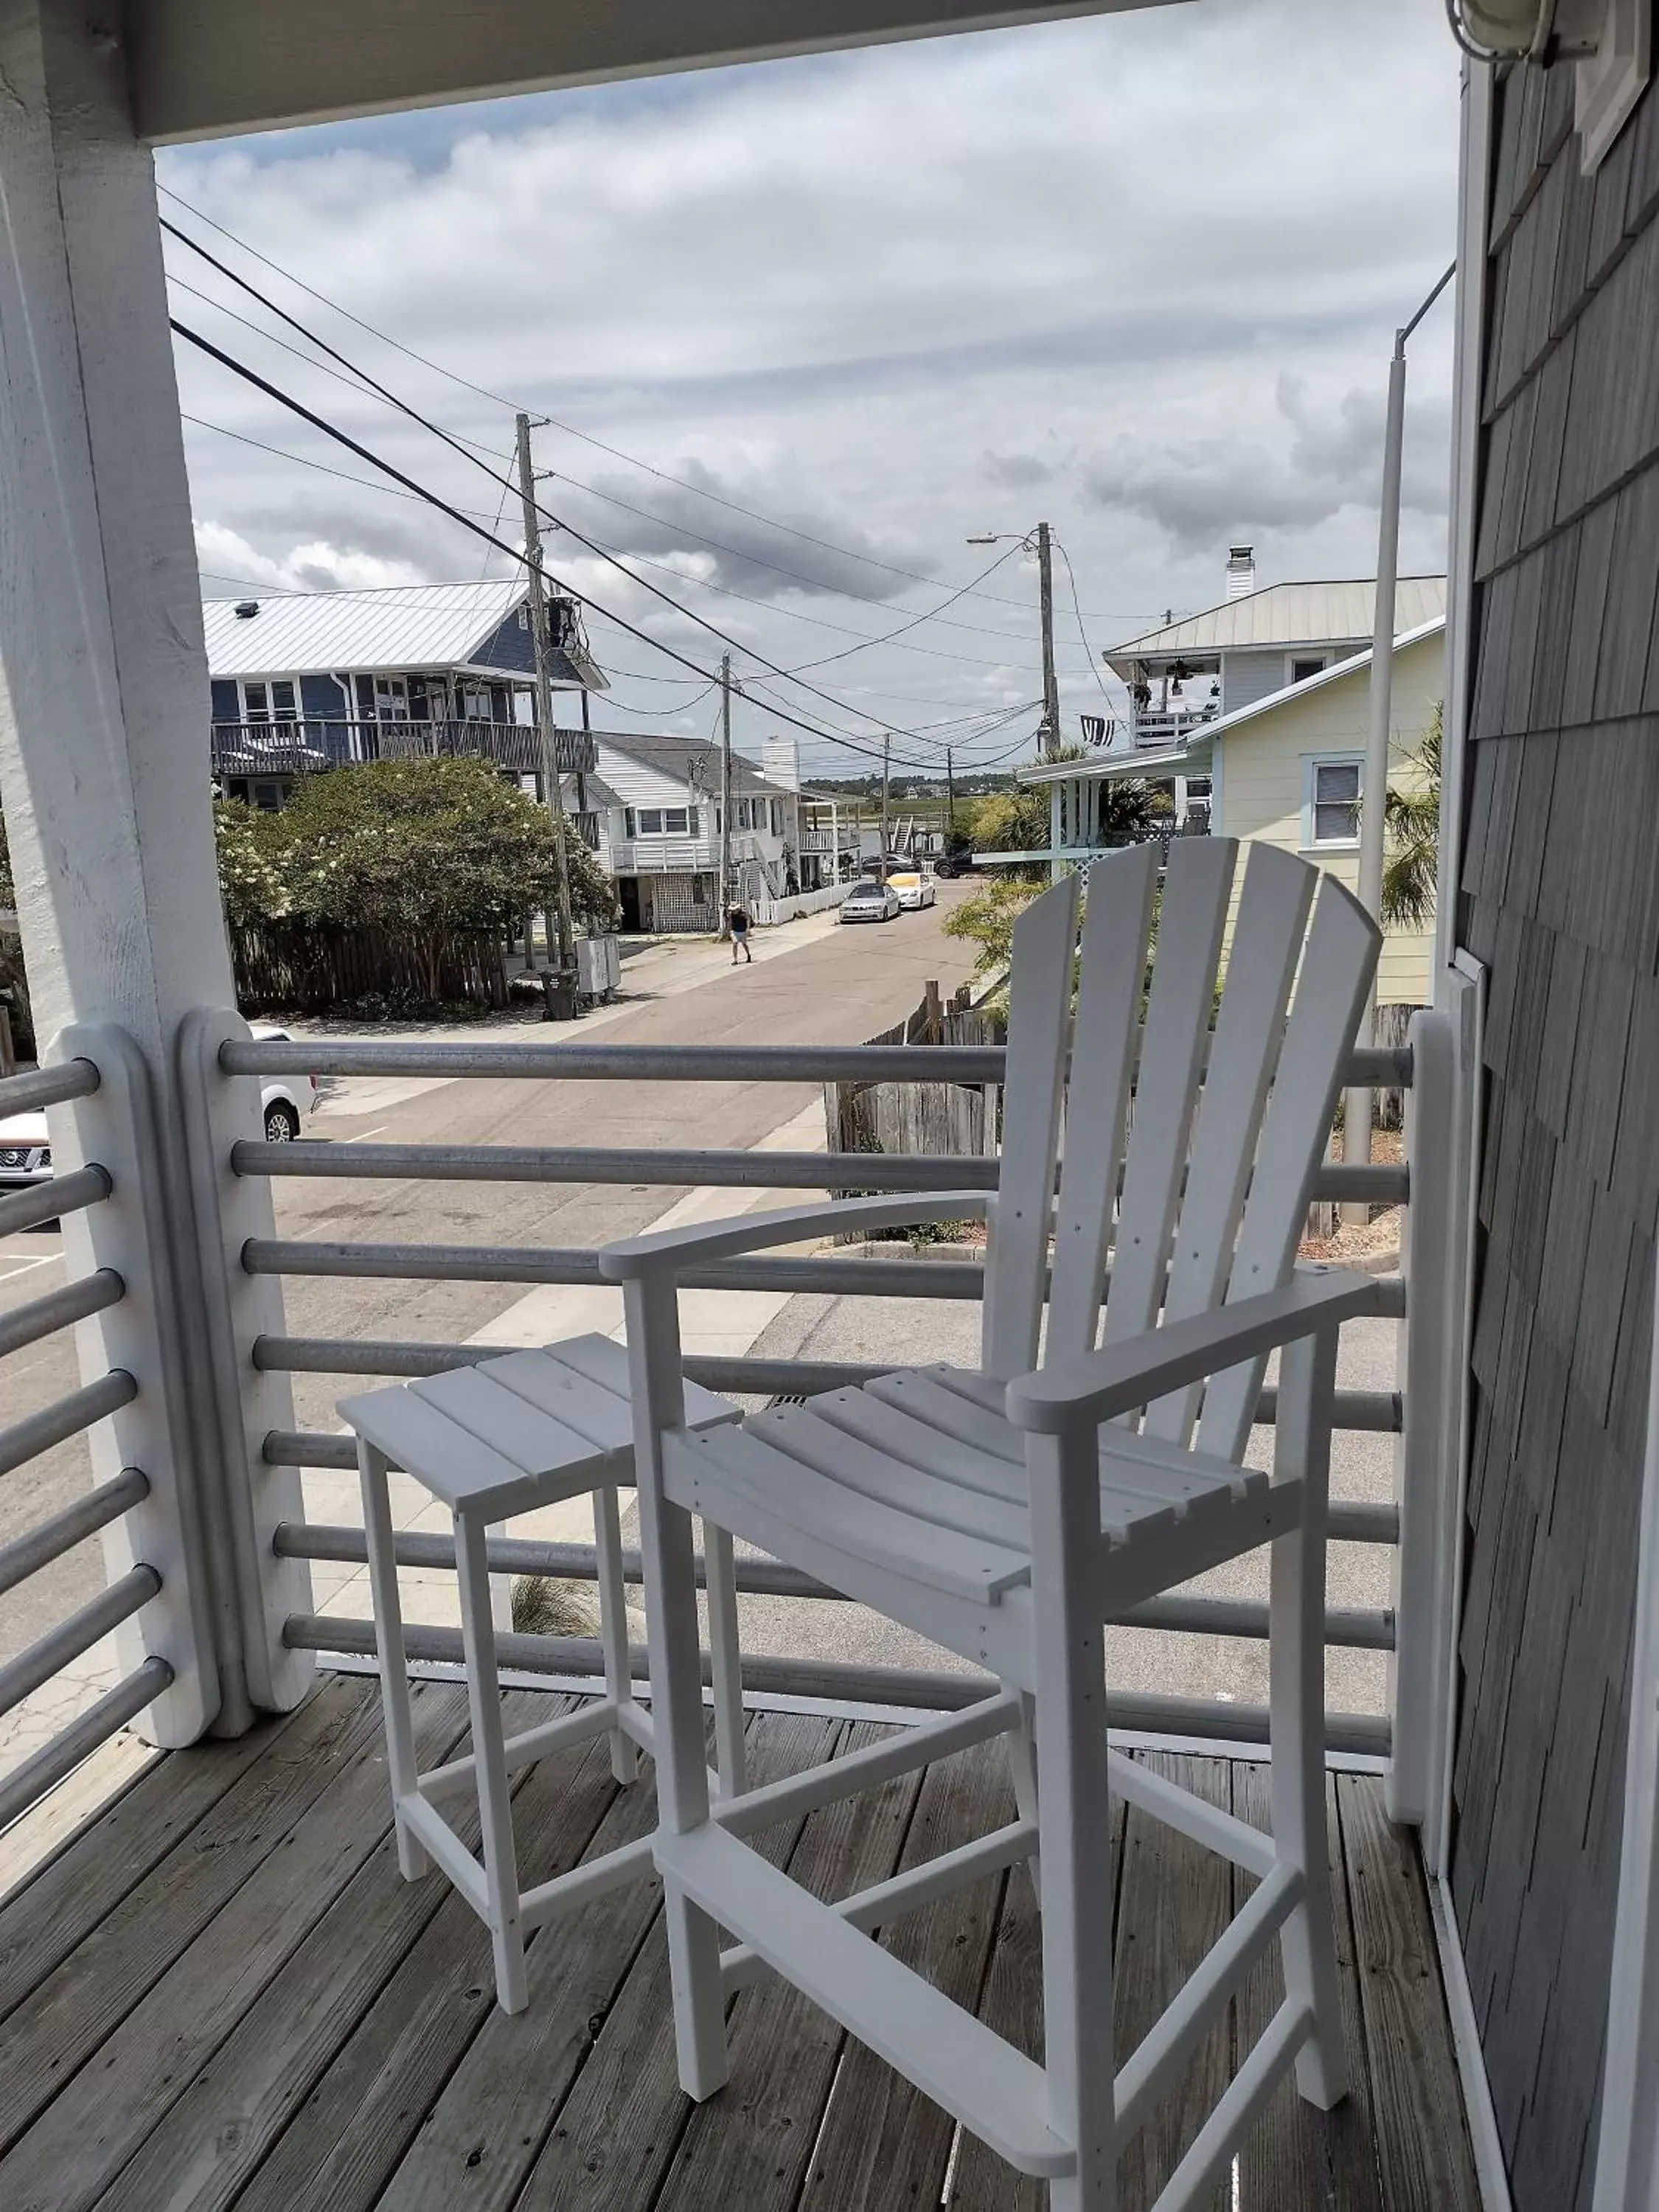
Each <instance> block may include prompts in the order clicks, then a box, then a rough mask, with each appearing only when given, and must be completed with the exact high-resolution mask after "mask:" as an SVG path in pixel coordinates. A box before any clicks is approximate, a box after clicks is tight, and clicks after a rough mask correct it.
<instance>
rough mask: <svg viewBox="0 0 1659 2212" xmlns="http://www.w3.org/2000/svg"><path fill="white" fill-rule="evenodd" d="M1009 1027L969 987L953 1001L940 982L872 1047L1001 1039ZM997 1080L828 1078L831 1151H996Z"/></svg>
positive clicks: (930, 986) (826, 1114)
mask: <svg viewBox="0 0 1659 2212" xmlns="http://www.w3.org/2000/svg"><path fill="white" fill-rule="evenodd" d="M1006 1035H1007V1024H1006V1022H1005V1021H1004V1020H1003V1018H1002V1017H1001V1016H1000V1015H999V1014H994V1013H993V1012H990V1011H989V1010H988V1009H987V1008H986V1007H984V1006H973V1005H971V1004H970V1003H969V994H968V987H967V985H966V984H964V985H963V987H962V988H961V990H959V991H958V992H957V994H956V997H955V998H954V999H953V1000H951V1002H950V1004H949V1005H948V1006H947V1005H946V1004H945V1002H944V1000H942V999H941V998H940V996H939V985H938V984H937V983H929V984H928V986H927V990H926V992H925V994H924V995H923V997H922V1000H921V1004H920V1005H919V1006H916V1007H915V1008H914V1009H913V1011H912V1012H910V1013H908V1014H907V1015H906V1017H905V1018H904V1019H903V1020H902V1022H895V1023H894V1024H893V1026H892V1028H891V1029H889V1030H883V1031H882V1032H881V1034H880V1036H872V1037H866V1039H865V1042H866V1044H914V1045H918V1046H926V1045H930V1044H970V1045H971V1044H1001V1043H1003V1042H1005V1041H1006ZM997 1098H998V1086H997V1085H995V1084H981V1083H826V1084H825V1085H824V1086H823V1113H824V1125H825V1129H826V1133H827V1134H828V1138H829V1150H830V1151H831V1152H935V1153H951V1152H957V1153H963V1152H966V1153H980V1154H984V1153H989V1152H995V1150H996V1147H997Z"/></svg>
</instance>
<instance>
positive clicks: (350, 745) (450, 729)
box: [211, 714, 599, 776]
mask: <svg viewBox="0 0 1659 2212" xmlns="http://www.w3.org/2000/svg"><path fill="white" fill-rule="evenodd" d="M554 738H555V744H556V759H557V762H558V766H559V769H560V772H561V773H562V775H592V773H593V772H594V770H595V769H596V768H597V767H598V765H599V750H598V747H597V745H596V744H595V743H594V740H593V738H592V736H590V735H589V734H588V732H586V731H583V730H556V731H555V732H554ZM211 742H212V763H213V773H214V774H215V775H232V776H260V775H310V774H311V773H312V772H313V771H314V770H317V769H329V768H338V767H342V766H346V765H349V763H353V762H357V761H375V760H432V759H447V758H451V757H459V756H463V755H477V756H478V757H482V758H483V759H484V760H492V761H495V762H496V763H498V764H499V765H500V766H501V767H502V768H510V769H519V770H520V772H521V773H522V774H525V775H539V774H540V772H541V766H542V741H541V738H540V735H539V733H538V731H537V730H536V728H535V726H534V725H533V724H532V723H529V722H496V721H486V720H483V719H482V718H478V719H468V720H443V721H432V722H417V721H378V720H372V719H371V720H363V719H361V718H359V717H356V716H351V715H336V714H302V715H298V716H295V717H292V718H289V719H284V720H280V721H253V722H247V721H243V722H215V723H214V724H213V726H212V741H211Z"/></svg>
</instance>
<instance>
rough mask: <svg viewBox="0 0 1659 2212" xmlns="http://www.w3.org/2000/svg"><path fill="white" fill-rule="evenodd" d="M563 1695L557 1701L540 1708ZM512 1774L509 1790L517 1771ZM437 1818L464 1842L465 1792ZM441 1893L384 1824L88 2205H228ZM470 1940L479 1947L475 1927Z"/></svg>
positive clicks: (542, 1710) (535, 1709)
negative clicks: (402, 1854) (400, 1866)
mask: <svg viewBox="0 0 1659 2212" xmlns="http://www.w3.org/2000/svg"><path fill="white" fill-rule="evenodd" d="M574 1704H575V1700H574V1699H562V1700H559V1701H558V1703H557V1704H556V1705H554V1706H553V1708H552V1710H553V1711H558V1710H560V1707H561V1706H564V1707H566V1708H569V1707H574ZM548 1710H549V1706H548V1700H547V1699H546V1698H544V1697H543V1696H540V1695H535V1694H528V1693H525V1692H513V1693H510V1694H509V1695H508V1696H507V1699H506V1700H505V1701H504V1712H505V1723H506V1727H507V1731H508V1733H509V1734H510V1733H512V1732H513V1730H514V1729H520V1728H528V1727H531V1726H532V1725H533V1724H534V1723H536V1722H537V1721H538V1720H539V1719H541V1718H544V1717H546V1715H547V1713H548ZM461 1747H462V1748H465V1742H462V1744H461ZM551 1764H552V1762H551V1761H549V1762H548V1765H551ZM514 1779H515V1781H517V1782H518V1783H519V1784H520V1794H521V1792H522V1789H523V1788H525V1787H527V1786H528V1781H529V1777H528V1773H527V1771H526V1773H524V1774H521V1775H519V1776H516V1777H515V1778H514ZM551 1780H552V1777H551V1776H549V1777H547V1778H546V1782H547V1783H549V1784H550V1783H551ZM544 1786H545V1785H544ZM449 1817H450V1819H451V1820H452V1821H453V1825H454V1826H455V1828H456V1831H457V1832H458V1833H459V1835H460V1837H461V1838H462V1840H463V1842H464V1843H465V1844H466V1845H467V1846H468V1848H469V1849H470V1850H476V1849H477V1839H478V1815H477V1805H476V1803H475V1802H473V1800H472V1799H471V1798H470V1797H466V1796H462V1797H458V1798H457V1799H456V1800H455V1801H454V1802H453V1804H452V1806H451V1808H450V1812H449ZM450 1894H451V1893H450V1890H449V1888H448V1886H447V1883H445V1882H443V1881H439V1880H436V1879H433V1878H428V1880H426V1881H418V1882H406V1881H402V1880H400V1879H399V1878H398V1873H397V1846H396V1844H395V1842H394V1840H393V1838H392V1832H391V1829H390V1826H389V1824H388V1826H387V1828H386V1832H385V1834H384V1835H383V1836H382V1837H381V1838H380V1842H379V1843H378V1844H376V1845H375V1847H374V1850H373V1851H372V1852H371V1853H370V1855H369V1857H368V1858H367V1859H366V1860H365V1862H364V1863H363V1864H362V1866H361V1867H360V1868H359V1869H358V1870H357V1872H356V1875H354V1876H353V1877H352V1879H351V1880H350V1881H349V1882H348V1883H347V1884H346V1886H345V1887H344V1889H343V1890H342V1891H341V1893H340V1894H339V1895H338V1896H337V1898H336V1899H335V1900H334V1902H333V1904H332V1905H331V1906H330V1907H329V1909H328V1911H326V1912H325V1913H324V1915H323V1917H322V1918H321V1919H320V1920H319V1921H318V1923H317V1924H316V1925H315V1927H313V1929H312V1930H311V1933H310V1934H309V1935H308V1936H307V1937H306V1938H305V1940H304V1942H301V1944H300V1945H299V1948H297V1949H296V1950H295V1951H294V1952H293V1953H292V1954H291V1956H289V1958H288V1959H287V1960H286V1962H285V1963H284V1965H283V1967H282V1969H281V1971H280V1972H278V1973H277V1974H276V1976H275V1977H274V1978H273V1979H272V1980H271V1981H270V1983H269V1984H268V1985H267V1986H266V1988H265V1989H264V1991H263V1993H262V1994H261V1996H259V1997H258V1999H257V2000H256V2002H254V2003H253V2004H252V2005H251V2006H250V2007H249V2008H248V2010H247V2011H246V2013H245V2014H244V2015H243V2016H242V2018H241V2020H240V2022H239V2023H238V2025H237V2027H236V2028H235V2029H234V2032H233V2033H231V2035H230V2036H229V2037H228V2038H227V2039H226V2040H225V2042H224V2044H223V2045H222V2047H221V2048H220V2049H219V2050H218V2051H216V2052H215V2054H214V2056H213V2057H212V2058H211V2059H210V2062H209V2063H208V2064H207V2065H206V2066H204V2068H203V2069H202V2070H201V2071H200V2072H199V2073H197V2075H196V2076H195V2079H194V2080H193V2081H191V2082H190V2084H189V2087H187V2088H186V2089H185V2093H184V2094H183V2095H182V2096H180V2097H179V2100H178V2102H177V2103H176V2104H175V2105H174V2106H173V2109H172V2111H171V2112H168V2113H167V2116H166V2118H164V2119H163V2120H162V2121H161V2125H160V2126H159V2127H157V2128H156V2129H155V2130H154V2132H153V2133H152V2134H151V2135H150V2136H149V2138H148V2139H147V2141H146V2142H145V2143H144V2145H143V2148H142V2149H141V2150H140V2151H139V2153H138V2154H137V2156H136V2157H135V2158H134V2159H133V2160H131V2163H130V2164H128V2165H127V2166H125V2168H124V2169H123V2170H122V2171H121V2172H119V2173H118V2175H117V2177H116V2179H114V2180H113V2181H112V2183H111V2184H110V2186H109V2189H108V2191H106V2194H105V2195H104V2196H103V2197H100V2199H99V2200H98V2212H124V2208H125V2207H127V2206H131V2205H133V2204H189V2205H191V2207H192V2208H193V2212H220V2208H222V2207H226V2206H228V2205H230V2204H231V2203H234V2200H235V2197H236V2195H237V2193H238V2191H240V2189H241V2188H242V2186H243V2185H244V2184H245V2183H246V2182H247V2181H249V2180H250V2179H252V2176H253V2175H254V2173H255V2172H257V2171H258V2167H259V2165H260V2162H261V2160H263V2159H264V2155H265V2154H266V2153H267V2152H268V2151H269V2150H270V2146H271V2144H272V2142H274V2141H275V2139H276V2136H277V2134H278V2133H279V2132H280V2131H281V2130H282V2129H283V2126H285V2125H286V2124H287V2123H288V2121H289V2118H291V2117H292V2115H293V2113H294V2112H295V2110H296V2108H297V2107H298V2106H299V2105H300V2104H301V2101H302V2100H303V2099H304V2098H305V2097H306V2096H307V2094H308V2093H310V2091H311V2089H312V2088H313V2086H314V2084H315V2083H316V2082H317V2081H318V2080H319V2078H320V2077H321V2076H322V2075H323V2074H324V2073H325V2071H326V2070H327V2069H328V2067H329V2065H330V2063H331V2062H332V2060H333V2059H334V2057H336V2055H337V2052H338V2051H340V2049H341V2047H342V2046H343V2044H344V2043H345V2042H346V2041H347V2040H348V2039H349V2036H350V2034H351V2032H352V2030H353V2028H354V2027H355V2026H356V2023H357V2021H359V2019H360V2018H361V2017H362V2014H363V2013H364V2011H365V2010H366V2009H367V2008H368V2005H369V2004H370V2003H371V2002H373V2000H374V1997H375V1996H377V1995H378V1994H379V1993H380V1989H381V1987H382V1986H383V1984H385V1983H386V1980H387V1978H389V1977H390V1976H391V1975H392V1972H394V1971H395V1970H396V1968H397V1966H398V1961H399V1960H401V1959H403V1958H404V1955H405V1954H407V1953H408V1952H409V1951H410V1949H411V1948H413V1947H414V1945H415V1944H416V1942H418V1941H419V1940H420V1937H421V1936H422V1933H423V1931H424V1930H425V1929H426V1927H427V1924H428V1922H429V1921H430V1920H431V1919H432V1918H433V1917H434V1915H435V1913H436V1912H437V1911H438V1909H439V1907H440V1906H441V1905H442V1904H443V1903H444V1901H445V1899H446V1898H447V1897H448V1896H449V1895H450ZM475 1924H476V1923H475ZM477 1940H478V1942H479V1945H480V1946H481V1947H484V1946H486V1945H487V1942H488V1938H487V1936H486V1935H485V1933H484V1930H483V1928H482V1927H481V1926H480V1927H478V1929H477ZM165 1986H166V1985H165V1984H162V1985H161V1988H160V1989H158V1990H156V1991H154V1992H152V1998H154V1997H155V1996H160V1995H161V1994H162V1990H164V1989H165ZM175 2063H176V2054H175Z"/></svg>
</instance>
